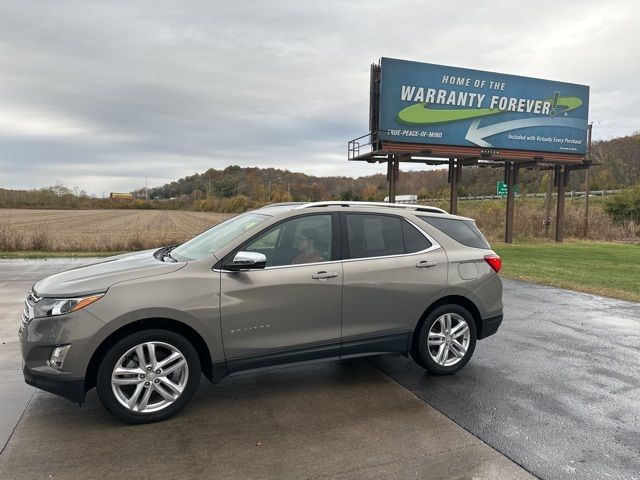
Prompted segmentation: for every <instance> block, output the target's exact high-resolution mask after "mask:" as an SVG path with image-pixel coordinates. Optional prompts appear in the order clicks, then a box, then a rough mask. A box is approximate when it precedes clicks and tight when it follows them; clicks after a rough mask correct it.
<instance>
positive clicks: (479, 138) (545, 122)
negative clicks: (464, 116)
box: [464, 117, 585, 147]
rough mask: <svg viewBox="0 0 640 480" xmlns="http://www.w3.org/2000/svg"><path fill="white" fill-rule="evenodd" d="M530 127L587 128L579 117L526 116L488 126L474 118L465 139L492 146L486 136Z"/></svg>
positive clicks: (481, 145)
mask: <svg viewBox="0 0 640 480" xmlns="http://www.w3.org/2000/svg"><path fill="white" fill-rule="evenodd" d="M529 127H570V128H579V129H580V130H585V121H584V120H581V119H579V118H544V117H542V118H525V119H522V120H509V121H508V122H500V123H494V124H493V125H487V126H486V127H480V119H477V120H474V121H473V122H471V125H469V130H467V134H466V135H465V137H464V138H465V140H469V141H470V142H471V143H475V144H476V145H478V146H480V147H492V146H493V145H491V144H490V143H489V142H487V141H486V140H485V138H486V137H490V136H491V135H496V134H498V133H502V132H508V131H509V130H517V129H519V128H529Z"/></svg>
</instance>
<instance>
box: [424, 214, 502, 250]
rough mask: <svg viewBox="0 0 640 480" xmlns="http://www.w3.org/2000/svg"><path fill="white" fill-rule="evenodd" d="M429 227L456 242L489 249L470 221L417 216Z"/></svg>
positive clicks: (473, 223)
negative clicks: (434, 228)
mask: <svg viewBox="0 0 640 480" xmlns="http://www.w3.org/2000/svg"><path fill="white" fill-rule="evenodd" d="M418 218H420V219H421V220H423V221H425V222H427V223H428V224H429V225H432V226H434V227H436V228H437V229H438V230H440V231H441V232H442V233H444V234H446V235H448V236H449V237H451V238H453V239H454V240H455V241H456V242H458V243H461V244H462V245H466V246H467V247H473V248H484V249H490V248H491V247H490V246H489V242H487V239H486V238H484V235H482V233H481V232H480V230H478V227H476V224H475V222H473V221H471V220H458V219H455V218H438V217H427V216H418Z"/></svg>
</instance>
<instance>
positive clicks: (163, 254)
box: [153, 245, 178, 263]
mask: <svg viewBox="0 0 640 480" xmlns="http://www.w3.org/2000/svg"><path fill="white" fill-rule="evenodd" d="M176 247H177V245H170V246H168V247H162V248H161V249H160V250H158V251H157V252H156V253H154V255H153V256H154V257H156V258H157V259H158V260H161V261H163V262H164V261H165V258H168V259H170V260H171V261H172V262H174V263H176V262H177V261H178V260H176V259H175V258H173V256H171V254H170V253H169V252H170V251H171V250H173V249H174V248H176Z"/></svg>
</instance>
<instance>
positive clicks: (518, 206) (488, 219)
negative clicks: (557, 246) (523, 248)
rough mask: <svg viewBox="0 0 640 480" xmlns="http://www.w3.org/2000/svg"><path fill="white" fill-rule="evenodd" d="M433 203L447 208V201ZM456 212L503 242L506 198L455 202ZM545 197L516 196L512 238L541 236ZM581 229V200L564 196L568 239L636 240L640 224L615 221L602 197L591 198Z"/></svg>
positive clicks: (552, 233)
mask: <svg viewBox="0 0 640 480" xmlns="http://www.w3.org/2000/svg"><path fill="white" fill-rule="evenodd" d="M434 205H435V206H438V207H441V208H444V209H445V210H449V205H448V203H446V204H445V203H444V202H443V203H435V204H434ZM458 214H459V215H463V216H466V217H470V218H473V219H475V220H476V222H477V224H478V227H479V228H480V230H482V233H484V234H485V236H486V237H487V238H488V239H489V240H490V241H491V242H496V241H503V240H504V229H505V215H506V201H505V200H478V201H460V202H458ZM543 221H544V200H543V199H522V198H519V199H516V203H515V211H514V226H513V232H514V239H515V240H516V241H519V242H529V241H534V242H537V241H539V240H542V239H545V235H544V223H543ZM555 221H556V208H555V205H553V206H552V208H551V226H550V227H549V232H548V234H547V237H546V239H553V238H554V237H555ZM583 232H584V199H581V198H574V199H571V198H567V199H566V204H565V228H564V236H565V238H567V239H587V240H595V241H606V242H611V241H635V242H637V241H638V240H639V236H640V225H638V224H637V223H635V222H632V221H628V222H625V223H615V222H614V221H613V219H612V218H611V217H610V216H609V215H608V214H607V213H606V212H605V210H604V204H603V202H602V201H601V199H597V201H595V200H592V201H591V205H590V206H589V233H588V235H587V236H586V237H584V235H583Z"/></svg>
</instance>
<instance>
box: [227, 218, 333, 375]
mask: <svg viewBox="0 0 640 480" xmlns="http://www.w3.org/2000/svg"><path fill="white" fill-rule="evenodd" d="M338 222H339V221H338V217H337V214H331V213H328V214H326V213H323V214H307V215H300V216H296V217H294V218H290V219H287V220H285V221H283V222H280V223H278V224H276V225H274V226H271V227H269V228H268V229H267V230H265V231H264V232H261V233H260V234H258V235H257V236H255V237H253V238H252V239H251V240H249V241H248V242H246V243H245V244H244V245H243V246H241V247H240V248H239V249H237V250H236V251H254V252H260V253H263V254H264V255H265V256H266V257H267V263H266V267H265V268H264V269H253V270H248V271H240V272H229V271H224V270H223V271H222V272H221V282H220V286H221V289H220V291H221V298H220V311H221V327H222V338H223V342H224V350H225V356H226V358H227V365H228V368H229V372H230V373H232V372H234V371H239V370H246V369H249V368H260V367H264V366H269V365H276V364H280V363H294V362H300V361H306V360H314V359H318V358H326V357H329V358H331V357H336V358H337V357H338V356H339V350H340V321H341V307H342V264H341V262H340V259H339V242H340V239H339V223H338ZM311 244H312V245H311ZM312 246H313V248H311V247H312ZM233 254H235V252H234V253H233ZM233 254H232V255H233Z"/></svg>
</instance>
